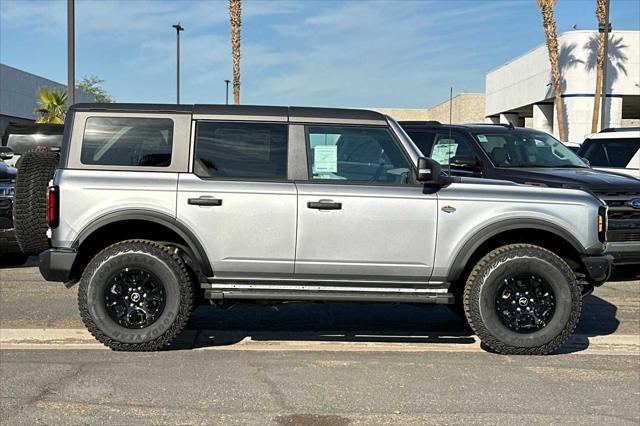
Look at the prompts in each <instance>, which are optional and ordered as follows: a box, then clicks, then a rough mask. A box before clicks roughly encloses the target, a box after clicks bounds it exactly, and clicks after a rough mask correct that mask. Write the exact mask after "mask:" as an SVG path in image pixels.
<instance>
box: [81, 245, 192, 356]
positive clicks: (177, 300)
mask: <svg viewBox="0 0 640 426" xmlns="http://www.w3.org/2000/svg"><path fill="white" fill-rule="evenodd" d="M125 267H127V268H131V267H144V268H146V269H148V270H150V271H151V272H153V273H154V274H155V276H156V277H158V278H159V279H160V280H161V281H162V285H163V286H164V289H165V292H166V306H165V308H164V310H163V311H162V313H161V314H160V316H159V317H158V319H157V320H156V321H155V322H154V323H152V324H151V325H149V326H148V327H145V328H140V329H131V328H125V327H122V326H121V325H120V324H118V323H117V322H116V321H114V320H113V319H112V318H111V317H110V316H109V314H108V313H107V310H106V307H105V298H104V291H105V288H106V287H107V286H109V285H110V283H109V277H110V276H112V275H113V273H114V272H115V271H118V270H119V269H120V270H121V269H122V268H125ZM78 307H79V310H80V316H81V317H82V321H83V322H84V324H85V325H86V327H87V329H88V330H89V332H91V334H92V335H93V336H94V337H95V338H96V339H97V340H98V341H100V342H101V343H103V344H104V345H106V346H108V347H110V348H111V349H113V350H116V351H155V350H158V349H160V348H162V347H163V346H165V345H167V344H168V343H170V342H171V341H172V340H173V339H174V338H175V337H176V336H177V335H178V334H179V333H180V332H181V331H182V330H183V329H184V327H185V326H186V324H187V321H188V320H189V318H190V316H191V313H192V311H193V309H194V284H193V281H192V278H191V276H190V274H189V272H188V270H187V268H186V266H185V264H184V262H183V261H182V259H181V258H180V257H179V256H178V255H177V254H175V251H172V250H170V249H169V248H167V247H166V246H164V245H162V244H159V243H156V242H153V241H149V240H127V241H122V242H119V243H116V244H113V245H111V246H109V247H107V248H105V249H104V250H102V251H101V252H100V253H98V254H97V255H96V256H95V257H94V258H93V259H92V260H91V261H90V262H89V264H88V265H87V267H86V269H85V271H84V272H83V274H82V277H81V279H80V286H79V290H78Z"/></svg>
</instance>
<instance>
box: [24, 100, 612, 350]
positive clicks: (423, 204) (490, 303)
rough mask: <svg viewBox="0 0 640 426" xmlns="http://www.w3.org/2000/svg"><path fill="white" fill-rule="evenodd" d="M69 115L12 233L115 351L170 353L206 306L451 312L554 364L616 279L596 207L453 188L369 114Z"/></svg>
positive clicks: (515, 188)
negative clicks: (303, 304)
mask: <svg viewBox="0 0 640 426" xmlns="http://www.w3.org/2000/svg"><path fill="white" fill-rule="evenodd" d="M69 114H70V115H71V118H72V120H73V123H74V126H73V129H68V132H67V134H68V137H67V138H65V140H64V145H63V147H62V150H61V156H60V159H58V156H57V155H56V154H55V153H52V152H29V153H26V154H25V155H24V157H23V160H22V162H21V166H20V169H19V171H18V183H17V187H16V211H15V219H16V231H17V234H18V241H20V244H21V246H22V247H23V249H25V251H26V252H28V253H30V254H39V255H40V272H41V273H42V275H43V277H44V278H45V279H47V280H49V281H60V282H64V283H66V285H67V286H71V285H73V284H75V283H76V282H79V289H78V305H79V308H80V316H81V317H82V319H83V321H84V323H85V325H86V326H87V328H88V329H89V330H90V332H91V333H92V334H93V335H94V336H95V337H96V338H97V339H98V340H99V341H101V342H103V343H104V344H105V345H107V346H109V347H111V348H113V349H116V350H129V351H147V350H156V349H159V348H161V347H163V346H164V345H165V344H167V343H169V342H171V340H172V339H173V338H174V337H175V336H176V335H178V333H180V331H181V330H182V328H183V327H184V326H185V325H186V323H187V321H188V319H189V316H190V315H191V312H192V311H193V309H194V306H195V302H196V301H197V300H206V299H208V300H209V301H210V302H211V303H214V304H218V305H222V306H229V305H230V304H233V303H234V302H236V301H237V300H244V301H256V300H259V301H261V303H267V302H273V303H277V302H278V301H301V300H315V301H343V302H349V301H350V302H407V303H441V304H448V305H453V306H457V307H458V309H457V311H458V312H460V314H462V315H464V316H465V317H466V318H467V320H468V321H469V324H470V325H471V327H472V329H473V330H474V331H475V332H476V333H477V334H478V336H479V337H480V339H481V340H482V341H483V342H484V343H485V344H486V345H488V346H489V347H491V348H492V349H493V350H495V351H498V352H501V353H505V354H544V353H548V352H551V351H554V350H556V349H557V348H558V347H560V346H561V345H562V344H563V342H565V341H566V340H567V338H568V337H569V335H570V334H571V333H572V331H573V330H574V328H575V326H576V324H577V322H578V319H579V317H580V312H581V304H582V297H583V296H584V295H585V294H588V293H589V292H590V291H592V290H593V288H594V286H597V285H600V284H602V283H603V282H604V281H606V279H607V277H608V275H609V272H610V269H611V262H612V258H611V256H610V255H608V254H606V253H605V250H606V208H605V206H604V203H603V202H602V201H601V200H599V199H598V198H597V197H595V196H593V195H592V194H589V193H587V192H584V191H579V190H575V189H542V188H536V187H532V186H522V185H516V184H513V183H511V182H504V181H499V182H498V181H487V180H482V179H475V178H466V177H463V178H458V177H449V176H443V175H442V174H441V173H440V164H439V163H438V162H436V161H434V160H431V159H428V158H425V157H423V156H422V155H421V154H420V152H419V150H418V149H417V148H416V146H415V145H414V144H413V142H412V141H411V140H410V139H409V138H408V137H407V136H406V134H405V133H404V132H403V131H402V129H401V128H400V126H399V125H398V124H397V123H396V122H395V121H394V120H393V119H391V118H389V117H387V116H385V115H382V114H379V113H377V112H373V111H363V110H343V109H333V108H306V107H304V108H300V107H266V106H246V105H241V106H238V105H233V106H232V105H228V106H227V105H145V104H108V106H107V105H105V104H95V105H94V104H76V105H74V106H72V107H71V108H70V110H69ZM54 171H55V173H54ZM52 176H53V182H52V183H53V185H52V186H50V187H49V189H48V195H47V196H45V194H46V192H47V186H48V185H49V182H50V179H51V177H52ZM497 200H498V201H497ZM47 224H48V226H49V228H47Z"/></svg>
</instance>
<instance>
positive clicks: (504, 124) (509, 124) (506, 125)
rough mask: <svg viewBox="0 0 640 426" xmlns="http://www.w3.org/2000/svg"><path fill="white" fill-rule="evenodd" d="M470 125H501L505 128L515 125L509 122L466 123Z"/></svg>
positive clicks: (512, 127) (513, 127)
mask: <svg viewBox="0 0 640 426" xmlns="http://www.w3.org/2000/svg"><path fill="white" fill-rule="evenodd" d="M468 124H469V125H471V126H501V127H506V128H507V129H515V126H514V125H513V124H511V123H468Z"/></svg>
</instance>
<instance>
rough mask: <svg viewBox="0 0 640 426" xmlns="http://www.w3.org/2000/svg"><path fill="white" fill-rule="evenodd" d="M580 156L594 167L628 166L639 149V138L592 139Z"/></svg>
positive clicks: (586, 143) (587, 142)
mask: <svg viewBox="0 0 640 426" xmlns="http://www.w3.org/2000/svg"><path fill="white" fill-rule="evenodd" d="M584 144H585V145H587V148H586V149H585V150H584V152H583V153H582V156H583V157H584V158H586V159H587V160H589V163H591V165H592V166H594V167H629V168H632V165H631V164H630V163H631V159H632V158H634V156H635V155H636V154H637V152H638V150H640V139H637V138H633V139H592V140H590V141H589V140H587V141H586V142H584Z"/></svg>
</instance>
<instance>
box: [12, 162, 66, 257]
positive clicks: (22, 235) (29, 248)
mask: <svg viewBox="0 0 640 426" xmlns="http://www.w3.org/2000/svg"><path fill="white" fill-rule="evenodd" d="M58 160H59V157H58V154H57V153H55V152H49V151H31V152H26V153H24V154H23V155H22V156H21V157H20V166H19V168H18V174H17V176H16V193H15V197H14V205H13V217H14V227H15V232H16V240H17V241H18V245H19V246H20V249H21V250H22V252H23V253H25V254H27V255H38V254H40V253H41V252H43V251H45V250H47V249H48V248H49V238H48V237H47V228H48V227H47V187H48V186H49V181H50V180H51V178H52V177H53V172H54V171H55V169H56V167H57V166H58Z"/></svg>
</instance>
